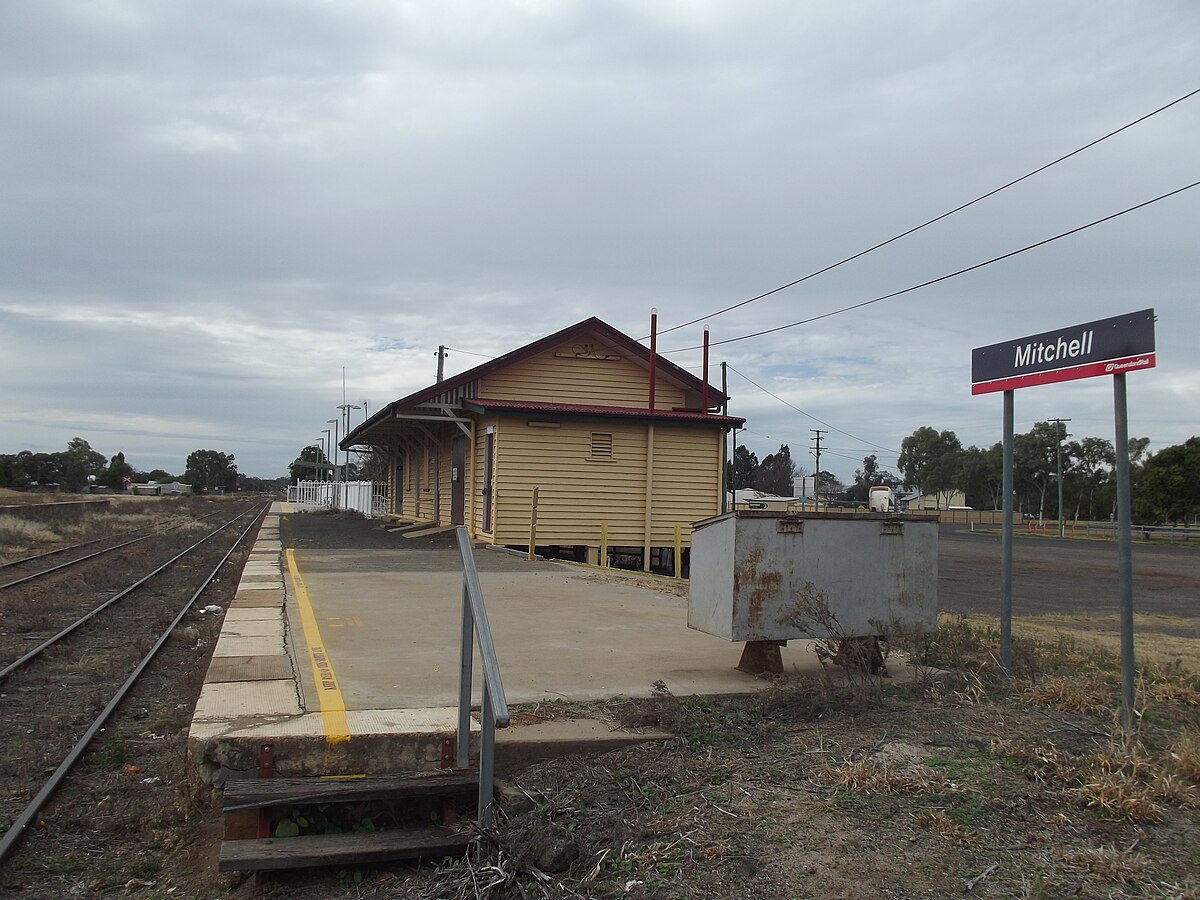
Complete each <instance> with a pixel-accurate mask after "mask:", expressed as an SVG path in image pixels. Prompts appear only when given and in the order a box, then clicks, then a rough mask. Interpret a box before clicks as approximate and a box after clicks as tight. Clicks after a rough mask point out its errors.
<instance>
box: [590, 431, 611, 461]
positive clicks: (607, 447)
mask: <svg viewBox="0 0 1200 900" xmlns="http://www.w3.org/2000/svg"><path fill="white" fill-rule="evenodd" d="M612 455H613V441H612V434H610V433H606V432H600V431H593V432H592V456H593V457H595V458H598V459H612Z"/></svg>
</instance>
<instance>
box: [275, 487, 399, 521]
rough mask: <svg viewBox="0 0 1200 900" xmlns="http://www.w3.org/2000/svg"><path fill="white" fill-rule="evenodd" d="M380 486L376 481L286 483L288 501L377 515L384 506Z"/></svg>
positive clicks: (374, 516) (381, 513) (370, 516)
mask: <svg viewBox="0 0 1200 900" xmlns="http://www.w3.org/2000/svg"><path fill="white" fill-rule="evenodd" d="M384 494H385V489H384V485H383V484H382V483H380V482H376V481H297V482H296V483H295V484H292V485H288V495H287V496H288V503H295V504H298V505H301V506H324V507H326V508H328V509H341V510H346V511H348V512H357V513H361V514H362V515H364V516H366V517H367V518H368V519H374V518H379V517H380V516H382V515H383V514H384V511H386V509H387V503H386V500H381V498H383V497H384Z"/></svg>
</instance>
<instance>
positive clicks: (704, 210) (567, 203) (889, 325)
mask: <svg viewBox="0 0 1200 900" xmlns="http://www.w3.org/2000/svg"><path fill="white" fill-rule="evenodd" d="M1198 87H1200V4H1196V3H1192V2H1178V3H1171V2H1154V3H1129V2H1120V3H1116V2H1111V3H1105V2H1096V0H1088V2H1055V3H1046V2H1044V0H1035V2H1023V0H1016V2H1014V0H1007V2H1003V3H1000V2H995V3H990V2H977V3H976V2H970V3H968V2H908V3H893V2H875V3H861V2H860V3H855V2H846V0H836V2H826V3H814V2H804V3H797V2H795V0H780V2H765V0H764V2H742V0H729V2H649V3H648V2H625V3H615V2H603V0H586V2H585V0H581V2H576V3H567V2H539V0H526V2H502V0H486V2H485V0H480V2H455V3H434V2H426V3H416V2H382V0H380V2H349V0H339V2H312V0H308V2H305V0H274V2H229V0H205V2H202V3H201V2H189V0H172V2H168V3H164V2H161V0H144V2H123V0H95V2H90V3H80V2H76V0H70V2H55V0H9V2H5V3H3V4H0V400H2V403H0V452H9V453H13V452H17V451H18V450H22V449H32V450H36V451H53V450H62V449H65V447H66V444H67V441H69V440H70V439H71V438H72V437H74V436H76V435H79V436H82V437H84V438H86V439H87V440H89V441H90V442H91V444H92V446H93V447H94V448H95V449H97V450H99V451H101V452H102V453H104V454H105V455H112V454H113V453H116V452H117V451H118V450H122V451H124V452H125V454H126V457H127V459H128V461H129V462H130V463H131V464H132V465H134V466H135V467H136V468H138V469H140V470H142V471H148V470H149V469H152V468H164V469H167V470H168V471H171V472H173V473H179V472H182V470H183V468H184V460H185V459H186V457H187V455H188V453H190V452H191V451H192V450H195V449H198V448H208V449H215V450H220V451H222V452H226V453H232V454H234V455H235V456H236V460H237V463H238V465H239V468H240V469H241V471H243V472H244V473H246V474H249V475H257V476H262V477H273V476H276V475H280V474H283V473H284V471H285V469H286V466H287V464H288V463H289V462H290V461H291V460H292V459H293V458H294V457H295V456H296V455H297V454H298V453H299V451H300V449H301V448H302V447H304V446H305V445H306V444H310V443H314V439H315V438H316V436H317V435H318V434H319V433H320V432H321V431H322V430H323V429H324V428H325V427H327V426H326V425H325V420H326V419H330V418H334V417H336V416H338V412H337V410H336V407H337V405H338V404H340V403H341V402H342V372H343V367H344V369H345V382H346V390H347V395H346V396H347V399H348V400H349V401H350V402H351V403H360V402H361V401H362V400H363V399H366V400H368V401H369V405H370V409H371V410H375V409H378V408H379V407H380V406H381V405H382V404H384V403H387V402H389V401H391V400H394V399H396V398H397V397H400V396H403V395H405V394H407V393H409V392H411V391H413V390H416V389H417V388H420V387H422V386H424V385H426V384H428V383H430V382H431V381H432V380H433V378H434V374H435V367H436V361H435V358H434V353H435V350H436V347H437V345H438V344H445V345H447V346H449V347H452V348H455V351H454V352H451V354H450V356H449V358H448V360H447V363H446V365H447V372H448V373H454V372H458V371H462V370H463V369H466V368H469V367H471V366H473V365H475V364H477V363H479V362H481V361H482V359H481V358H480V357H476V356H471V355H468V353H466V352H462V351H470V352H473V353H479V354H485V355H496V354H499V353H503V352H506V351H508V350H511V349H513V348H515V347H517V346H520V345H522V344H524V343H527V342H529V341H531V340H535V339H537V338H539V337H541V336H543V335H545V334H547V333H549V332H552V331H555V330H557V329H559V328H562V327H564V326H566V325H569V324H571V323H573V322H575V321H578V320H579V319H582V318H585V317H587V316H591V315H596V316H599V317H600V318H602V319H605V320H606V321H608V322H609V323H611V324H612V325H614V326H616V327H617V328H620V329H622V330H623V331H625V332H626V333H628V334H630V335H632V336H633V337H636V338H640V337H642V336H643V335H645V334H647V333H648V330H649V329H648V323H649V315H650V308H651V307H657V308H658V312H659V320H660V325H661V327H663V328H667V327H670V326H671V325H674V324H678V323H680V322H684V321H687V320H689V319H693V318H696V317H697V316H700V315H703V314H705V313H707V312H711V311H714V310H717V309H719V308H721V307H724V306H727V305H730V304H732V303H736V302H738V301H740V300H743V299H746V298H748V297H751V296H754V295H756V294H759V293H762V292H764V291H767V290H770V289H771V288H774V287H777V286H779V285H781V284H784V283H786V282H789V281H792V280H794V279H796V278H798V277H800V276H802V275H805V274H807V273H809V272H811V271H813V270H815V269H818V268H821V267H823V266H825V265H828V264H829V263H832V262H836V261H837V260H839V259H841V258H843V257H845V256H847V255H849V254H851V253H854V252H857V251H858V250H861V249H863V248H865V247H868V246H870V245H872V244H874V243H876V242H878V241H880V240H883V239H885V238H888V237H891V236H892V235H894V234H897V233H898V232H901V231H903V230H905V229H906V228H909V227H911V226H913V225H916V224H918V223H920V222H922V221H925V220H926V219H928V218H931V217H932V216H934V215H937V214H939V213H941V212H944V211H946V210H947V209H950V208H952V207H954V206H956V205H958V204H960V203H963V202H965V201H967V200H970V199H972V198H973V197H976V196H978V195H980V194H982V193H984V192H986V191H988V190H991V189H992V188H994V187H997V186H999V185H1001V184H1003V183H1005V182H1006V181H1009V180H1011V179H1012V178H1015V177H1017V176H1019V175H1022V174H1024V173H1026V172H1028V171H1030V170H1032V169H1034V168H1036V167H1038V166H1040V165H1042V164H1044V163H1047V162H1049V161H1050V160H1052V159H1054V158H1056V157H1058V156H1060V155H1062V154H1064V153H1067V152H1069V151H1071V150H1073V149H1075V148H1076V147H1079V146H1081V145H1083V144H1085V143H1087V142H1088V141H1091V140H1093V139H1095V138H1097V137H1099V136H1101V135H1103V134H1105V133H1106V132H1108V131H1111V130H1113V129H1115V128H1117V127H1119V126H1121V125H1123V124H1125V123H1127V122H1130V121H1132V120H1133V119H1135V118H1137V117H1138V116H1141V115H1143V114H1145V113H1147V112H1150V111H1151V110H1153V109H1155V108H1157V107H1159V106H1162V105H1163V104H1165V103H1168V102H1169V101H1171V100H1174V99H1176V98H1177V97H1180V96H1182V95H1184V94H1186V93H1188V92H1189V91H1192V90H1194V89H1196V88H1198ZM1197 148H1200V96H1197V97H1193V98H1192V99H1190V100H1187V101H1184V102H1183V103H1180V104H1179V105H1177V106H1175V107H1173V108H1171V109H1170V110H1167V111H1165V112H1163V113H1160V114H1159V115H1157V116H1155V117H1153V118H1151V119H1150V120H1148V121H1146V122H1144V123H1142V124H1140V125H1138V126H1136V127H1135V128H1133V129H1130V130H1129V131H1127V132H1124V133H1122V134H1121V135H1118V136H1116V137H1114V138H1112V139H1110V140H1108V141H1105V142H1104V143H1102V144H1100V145H1099V146H1097V147H1095V148H1093V149H1091V150H1088V151H1087V152H1085V153H1083V154H1081V155H1079V156H1077V157H1075V158H1073V159H1071V160H1069V161H1067V162H1065V163H1062V164H1060V165H1058V166H1055V167H1054V168H1053V169H1051V170H1049V171H1047V172H1045V173H1043V174H1041V175H1038V176H1036V177H1034V178H1032V179H1030V180H1028V181H1025V182H1023V183H1021V184H1020V185H1018V186H1016V187H1014V188H1011V189H1009V190H1007V191H1005V192H1003V193H1002V194H1000V195H998V196H996V197H993V198H991V199H988V200H986V201H983V202H981V203H979V204H977V205H975V206H972V207H971V208H970V209H968V210H966V211H964V212H962V213H959V214H957V215H955V216H953V217H952V218H950V219H948V220H946V221H943V222H941V223H939V224H937V225H934V226H931V227H930V228H927V229H925V230H923V231H921V232H920V233H919V234H917V235H914V236H912V237H909V238H906V239H905V240H903V241H899V242H897V243H895V244H892V245H890V246H888V247H887V248H885V249H883V250H880V251H877V252H875V253H872V254H870V255H868V256H865V257H863V258H861V259H859V260H857V261H855V262H853V263H850V264H847V265H846V266H843V267H841V268H839V269H838V270H836V271H834V272H830V273H828V274H826V275H822V276H820V277H818V278H814V279H812V280H811V281H808V282H806V283H804V284H802V285H799V286H797V287H794V288H791V289H789V290H787V291H783V292H780V293H778V294H775V295H773V296H771V297H769V298H767V299H763V300H760V301H758V302H755V303H752V304H749V305H748V306H745V307H743V308H741V309H739V310H736V311H734V312H731V313H727V314H725V315H722V316H719V317H717V318H715V319H712V320H711V322H710V325H711V329H712V339H713V340H714V341H720V340H725V339H728V338H733V337H737V336H739V335H742V334H746V333H748V332H752V331H757V330H761V329H764V328H770V327H773V326H777V325H782V324H786V323H789V322H794V321H797V320H799V319H803V318H807V317H811V316H815V315H820V314H822V313H825V312H829V311H832V310H835V309H838V308H840V307H843V306H846V305H849V304H853V303H857V302H860V301H863V300H868V299H871V298H873V297H877V296H880V295H881V294H885V293H888V292H890V291H894V290H897V289H900V288H903V287H907V286H908V285H911V284H914V283H917V282H921V281H925V280H927V279H929V278H933V277H936V276H939V275H942V274H945V273H947V272H951V271H954V270H956V269H959V268H962V267H964V266H967V265H971V264H973V263H976V262H979V261H981V260H984V259H988V258H990V257H993V256H997V255H1000V254H1002V253H1006V252H1008V251H1010V250H1014V249H1016V248H1018V247H1021V246H1024V245H1026V244H1029V243H1032V242H1034V241H1037V240H1041V239H1043V238H1046V237H1049V236H1051V235H1054V234H1057V233H1059V232H1062V231H1065V230H1068V229H1070V228H1073V227H1076V226H1078V225H1082V224H1084V223H1086V222H1089V221H1092V220H1094V219H1097V218H1100V217H1102V216H1105V215H1108V214H1110V213H1113V212H1117V211H1119V210H1121V209H1124V208H1126V207H1129V206H1132V205H1134V204H1136V203H1140V202H1142V201H1144V200H1148V199H1150V198H1152V197H1155V196H1158V195H1159V194H1162V193H1165V192H1167V191H1170V190H1173V189H1175V188H1178V187H1181V186H1183V185H1185V184H1189V183H1191V182H1193V181H1196V180H1198V179H1200V151H1198V149H1197ZM1198 224H1200V189H1196V190H1192V191H1187V192H1185V193H1182V194H1180V195H1178V196H1175V197H1173V198H1170V199H1168V200H1164V201H1162V202H1160V203H1156V204H1154V205H1152V206H1150V207H1147V208H1145V209H1142V210H1139V211H1137V212H1134V213H1131V214H1129V215H1126V216H1124V217H1122V218H1120V219H1117V220H1115V221H1112V222H1109V223H1107V224H1104V225H1100V226H1097V227H1096V228H1093V229H1089V230H1088V231H1086V232H1084V233H1082V234H1078V235H1075V236H1073V237H1069V238H1066V239H1064V240H1061V241H1057V242H1055V243H1053V244H1051V245H1049V246H1046V247H1042V248H1040V249H1038V250H1034V251H1031V252H1029V253H1026V254H1022V255H1021V256H1019V257H1016V258H1014V259H1010V260H1007V261H1004V262H1001V263H997V264H995V265H992V266H989V267H987V268H985V269H981V270H978V271H975V272H972V273H970V274H967V275H964V276H961V277H959V278H955V279H952V280H950V281H947V282H944V283H942V284H939V285H936V286H934V287H931V288H927V289H924V290H921V291H917V292H914V293H911V294H907V295H904V296H902V297H898V298H895V299H892V300H887V301H884V302H881V303H878V304H874V305H872V306H868V307H866V308H864V309H861V310H857V311H854V312H849V313H846V314H844V315H838V316H834V317H832V318H828V319H824V320H822V321H820V322H816V323H813V324H811V325H806V326H801V327H797V328H792V329H788V330H785V331H781V332H778V333H776V334H773V335H771V336H768V337H761V338H756V339H751V340H745V341H740V342H736V343H730V344H726V345H723V346H720V347H717V348H715V349H714V352H713V360H714V374H713V380H714V383H717V384H719V378H720V376H719V372H716V371H715V363H719V362H720V361H721V360H727V361H728V362H729V364H730V366H731V367H733V369H734V370H736V372H737V373H742V374H744V375H745V376H747V377H749V378H750V379H752V380H753V381H755V382H757V383H758V384H760V385H762V386H763V387H764V388H766V389H767V390H769V391H771V392H772V393H773V394H776V395H778V396H779V397H781V398H783V399H785V400H787V401H788V402H789V403H791V404H792V405H793V406H795V407H798V408H799V409H800V410H803V411H804V412H805V413H808V414H811V415H812V416H815V417H817V419H820V420H823V422H824V423H827V424H821V423H820V422H818V421H815V420H814V419H811V418H808V417H806V416H805V415H802V414H801V413H799V412H796V411H795V410H793V409H791V408H789V407H787V406H785V405H783V404H782V403H780V402H779V401H778V400H776V399H774V398H773V397H771V396H768V395H767V394H765V393H763V392H761V391H760V390H759V389H758V388H756V387H754V386H753V385H752V384H750V383H749V382H748V381H746V380H745V379H744V378H743V377H742V374H734V372H731V373H730V382H729V391H730V394H731V395H732V397H733V400H732V404H731V410H730V411H731V412H732V413H735V414H737V415H741V416H745V417H747V419H748V420H749V421H748V423H747V425H748V428H749V429H750V432H749V433H748V434H744V438H745V442H746V443H747V444H748V445H749V446H750V447H751V449H753V450H755V451H756V452H757V453H758V454H759V456H760V457H761V456H763V455H765V454H766V453H768V452H771V451H772V450H774V449H776V448H777V447H778V445H779V444H780V443H781V442H787V443H789V444H790V446H791V449H792V453H793V456H794V457H795V458H796V459H797V462H799V463H801V464H805V465H807V466H808V467H809V468H811V464H812V459H811V457H809V454H808V450H809V446H810V443H811V437H812V435H811V432H810V429H812V428H821V429H824V430H828V429H829V426H832V427H833V428H834V429H841V430H842V431H843V432H848V433H849V435H847V434H845V433H840V432H839V431H836V430H834V431H832V432H831V433H830V434H829V435H827V436H826V437H824V438H823V441H824V443H825V446H826V447H828V448H829V450H830V452H831V455H828V456H823V458H822V464H823V468H829V469H830V470H831V471H834V472H835V473H837V474H839V475H841V476H842V477H845V478H849V477H851V476H852V475H853V471H854V469H855V468H856V466H858V465H860V464H861V460H862V457H863V456H864V455H865V454H867V453H870V452H876V453H877V454H878V456H879V459H880V462H881V464H882V465H884V466H885V467H887V466H894V463H895V452H896V451H898V450H899V448H900V442H901V441H902V440H903V438H904V437H905V436H906V435H908V434H910V433H911V432H912V431H913V430H914V429H916V428H917V427H919V426H922V425H931V426H934V427H935V428H937V429H939V430H941V429H950V430H953V431H955V432H956V433H957V434H958V435H959V437H960V438H961V439H962V441H963V443H964V444H977V445H981V446H983V445H991V444H993V443H995V442H996V441H998V440H999V439H1000V429H1001V400H1000V395H999V394H989V395H984V396H979V397H972V396H971V393H970V355H971V353H970V351H971V349H972V348H973V347H977V346H981V345H985V344H990V343H995V342H998V341H1001V340H1005V339H1009V338H1017V337H1020V336H1023V335H1026V334H1032V333H1036V332H1041V331H1046V330H1049V329H1052V328H1056V327H1058V326H1065V325H1071V324H1074V323H1077V322H1084V321H1089V320H1092V319H1098V318H1104V317H1107V316H1112V315H1117V314H1120V313H1123V312H1129V311H1133V310H1138V309H1144V308H1146V307H1154V308H1155V310H1156V312H1157V313H1158V317H1159V318H1158V325H1157V342H1158V353H1159V366H1158V368H1157V369H1154V370H1151V371H1144V372H1136V373H1132V374H1130V376H1129V378H1128V382H1129V407H1130V430H1131V432H1132V433H1133V434H1135V435H1147V436H1149V437H1150V438H1151V440H1152V443H1151V448H1150V449H1151V451H1154V450H1157V449H1161V448H1163V447H1165V446H1168V445H1170V444H1174V443H1179V442H1181V441H1183V440H1185V439H1186V438H1188V437H1189V436H1191V435H1193V434H1196V433H1197V432H1200V423H1198V421H1197V419H1198V416H1197V413H1198V410H1200V400H1198V398H1200V359H1198V355H1197V343H1198V341H1200V304H1198V303H1197V299H1198V298H1197V287H1198V285H1200V249H1198V247H1197V243H1198V242H1197V235H1198V228H1197V226H1198ZM700 340H701V326H700V325H693V326H690V327H688V328H686V329H681V330H679V331H676V332H673V333H671V334H666V335H663V336H662V338H661V339H660V342H659V346H660V349H663V350H667V351H670V350H674V349H677V348H681V347H691V346H694V345H697V344H699V343H700ZM671 359H673V360H674V361H676V362H678V363H679V364H681V365H685V366H698V365H699V353H696V352H688V353H676V354H673V355H672V356H671ZM1056 416H1057V417H1063V418H1071V419H1072V421H1071V423H1070V424H1069V426H1068V428H1069V430H1070V432H1071V433H1072V434H1073V435H1076V436H1079V437H1082V436H1088V435H1094V436H1100V437H1106V438H1109V439H1111V438H1112V436H1113V415H1112V385H1111V379H1108V378H1093V379H1089V380H1087V381H1079V382H1074V383H1072V384H1064V385H1052V386H1047V387H1040V388H1031V389H1028V390H1022V391H1019V392H1018V393H1017V395H1016V427H1017V430H1018V431H1026V430H1028V429H1029V427H1030V426H1032V424H1033V423H1034V422H1035V421H1038V420H1040V419H1045V418H1048V417H1056ZM360 417H361V412H356V413H355V421H356V422H357V421H359V419H360ZM850 435H853V437H851V436H850Z"/></svg>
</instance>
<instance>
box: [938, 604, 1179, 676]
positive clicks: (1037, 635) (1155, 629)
mask: <svg viewBox="0 0 1200 900" xmlns="http://www.w3.org/2000/svg"><path fill="white" fill-rule="evenodd" d="M942 618H943V621H942V623H940V625H941V627H940V628H939V631H941V630H944V629H945V627H946V625H947V622H946V620H950V621H951V622H960V623H961V626H962V627H964V628H969V629H975V630H978V631H980V632H987V631H989V630H990V631H994V630H995V628H996V620H995V619H994V618H991V617H988V616H983V615H966V616H943V617H942ZM1133 625H1134V642H1135V649H1136V653H1137V658H1138V661H1139V662H1140V663H1143V664H1150V665H1161V666H1172V665H1179V664H1180V662H1181V660H1196V659H1200V637H1197V636H1195V632H1196V621H1195V620H1194V619H1184V618H1178V617H1173V616H1146V615H1141V614H1137V613H1135V614H1134V619H1133ZM1188 632H1191V633H1192V634H1191V635H1190V636H1189V634H1188ZM1120 633H1121V629H1120V622H1119V620H1118V618H1117V616H1116V615H1102V614H1088V615H1086V616H1082V615H1066V614H1061V613H1050V614H1046V615H1040V616H1026V617H1022V618H1020V619H1015V620H1014V621H1013V635H1014V637H1015V638H1017V639H1025V640H1028V641H1033V642H1036V643H1037V644H1039V645H1041V646H1042V647H1052V646H1055V645H1056V644H1060V643H1065V644H1066V645H1070V646H1074V647H1075V648H1076V652H1084V651H1086V652H1087V653H1090V654H1092V655H1096V654H1102V655H1107V656H1109V657H1111V658H1113V659H1114V660H1115V659H1118V658H1119V655H1120V651H1121V638H1120ZM997 638H998V635H997ZM997 643H998V641H997Z"/></svg>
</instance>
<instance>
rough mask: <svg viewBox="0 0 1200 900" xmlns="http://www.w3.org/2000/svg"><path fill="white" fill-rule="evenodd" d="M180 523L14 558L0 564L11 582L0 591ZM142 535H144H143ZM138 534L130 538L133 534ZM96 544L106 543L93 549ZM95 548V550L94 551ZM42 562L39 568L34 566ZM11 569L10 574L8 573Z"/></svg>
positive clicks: (0, 584) (165, 522)
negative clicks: (49, 561) (60, 555)
mask: <svg viewBox="0 0 1200 900" xmlns="http://www.w3.org/2000/svg"><path fill="white" fill-rule="evenodd" d="M220 512H221V511H220V510H214V511H213V512H210V513H206V514H205V515H203V516H197V517H196V518H195V519H194V520H193V521H195V522H201V521H204V520H206V519H211V518H212V517H214V516H217V515H219V514H220ZM182 524H183V523H182V522H178V521H174V522H173V521H172V520H170V519H164V520H163V521H161V522H155V523H154V524H152V525H145V526H143V527H141V528H134V529H132V530H130V531H126V532H123V533H120V534H112V535H105V536H104V537H98V538H93V539H92V540H90V541H82V542H81V543H78V544H71V545H70V546H67V547H58V548H56V549H54V550H47V551H46V552H45V553H35V554H33V555H32V556H26V557H24V558H22V559H14V560H12V561H11V562H6V563H3V564H0V572H3V576H0V577H4V578H8V579H10V580H7V581H3V582H0V591H2V590H4V589H6V588H12V587H16V586H17V585H21V584H25V583H27V582H30V581H33V580H35V579H38V578H42V577H44V576H46V575H51V574H53V573H55V572H59V571H61V570H63V569H68V568H70V567H72V566H76V565H79V564H81V563H84V562H87V561H88V560H91V559H95V558H97V557H100V556H105V555H107V554H109V553H115V552H116V551H118V550H120V549H122V548H124V547H129V546H132V545H133V544H138V543H141V542H142V541H145V540H149V539H151V538H152V537H154V536H155V534H164V533H166V532H168V531H172V530H174V529H176V528H179V527H181V526H182ZM142 532H146V533H145V534H142ZM139 534H140V535H141V536H140V537H133V535H139ZM97 544H108V545H109V546H106V547H105V546H102V547H99V548H96V545H97ZM93 548H95V549H93ZM61 553H65V554H67V555H66V556H65V557H64V558H63V559H62V560H59V559H55V560H53V562H51V563H50V564H49V565H45V563H46V561H48V560H49V559H50V557H57V556H58V555H59V554H61ZM39 563H41V564H42V565H41V566H40V567H39V566H38V565H37V564H39ZM10 569H11V570H12V571H11V572H10V571H9V570H10Z"/></svg>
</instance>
